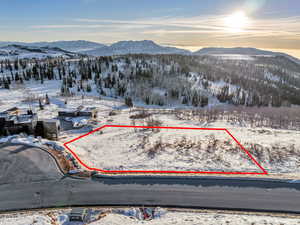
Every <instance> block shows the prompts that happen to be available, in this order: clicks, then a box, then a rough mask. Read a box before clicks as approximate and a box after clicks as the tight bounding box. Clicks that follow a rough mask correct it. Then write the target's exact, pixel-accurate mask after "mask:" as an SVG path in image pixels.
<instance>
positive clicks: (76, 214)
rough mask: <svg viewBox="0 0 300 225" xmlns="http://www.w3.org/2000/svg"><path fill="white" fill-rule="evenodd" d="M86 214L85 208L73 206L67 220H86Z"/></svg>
mask: <svg viewBox="0 0 300 225" xmlns="http://www.w3.org/2000/svg"><path fill="white" fill-rule="evenodd" d="M87 216H88V212H87V210H86V209H83V208H74V209H72V211H71V213H70V215H69V221H74V222H75V221H77V222H87Z"/></svg>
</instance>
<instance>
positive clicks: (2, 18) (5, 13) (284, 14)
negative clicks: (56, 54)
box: [0, 0, 300, 58]
mask: <svg viewBox="0 0 300 225" xmlns="http://www.w3.org/2000/svg"><path fill="white" fill-rule="evenodd" d="M0 8H1V13H0V41H25V42H37V41H57V40H89V41H95V42H100V43H103V44H111V43H114V42H117V41H121V40H153V41H155V42H156V43H158V44H161V45H166V46H176V47H181V48H186V49H190V50H198V49H200V48H202V47H256V48H261V49H267V50H275V51H283V52H286V53H289V54H291V55H294V56H296V57H298V58H300V1H299V0H0Z"/></svg>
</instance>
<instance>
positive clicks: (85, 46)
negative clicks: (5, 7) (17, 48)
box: [0, 40, 105, 52]
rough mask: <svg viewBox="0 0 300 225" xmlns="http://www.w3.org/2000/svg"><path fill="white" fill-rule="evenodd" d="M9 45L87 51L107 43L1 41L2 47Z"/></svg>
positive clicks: (0, 45)
mask: <svg viewBox="0 0 300 225" xmlns="http://www.w3.org/2000/svg"><path fill="white" fill-rule="evenodd" d="M7 45H22V46H28V47H48V48H60V49H63V50H66V51H70V52H80V51H87V50H91V49H96V48H101V47H104V46H105V45H103V44H100V43H96V42H91V41H84V40H78V41H53V42H31V43H27V42H0V47H4V46H7Z"/></svg>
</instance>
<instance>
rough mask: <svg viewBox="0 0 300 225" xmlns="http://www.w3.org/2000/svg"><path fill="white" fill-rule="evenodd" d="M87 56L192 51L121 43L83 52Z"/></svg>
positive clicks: (151, 42)
mask: <svg viewBox="0 0 300 225" xmlns="http://www.w3.org/2000/svg"><path fill="white" fill-rule="evenodd" d="M81 53H84V54H87V55H94V56H108V55H125V54H191V52H190V51H188V50H184V49H179V48H174V47H163V46H160V45H158V44H156V43H154V42H153V41H150V40H144V41H119V42H117V43H114V44H112V45H111V46H106V47H102V48H97V49H94V50H90V51H84V52H81Z"/></svg>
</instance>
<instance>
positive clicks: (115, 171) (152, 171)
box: [63, 125, 268, 175]
mask: <svg viewBox="0 0 300 225" xmlns="http://www.w3.org/2000/svg"><path fill="white" fill-rule="evenodd" d="M106 127H119V128H124V127H127V128H147V129H149V128H150V129H181V130H219V131H225V132H226V133H227V134H228V135H229V136H230V137H231V138H232V139H233V140H234V141H235V142H236V143H237V144H238V146H239V147H240V148H241V149H242V150H243V151H244V152H245V153H246V154H247V155H248V156H249V158H250V159H251V160H252V162H253V163H254V164H255V165H256V166H257V167H258V168H259V169H260V170H261V171H262V172H261V173H258V172H220V171H172V170H169V171H165V170H163V171H157V170H102V169H98V168H93V167H89V166H88V165H86V164H85V163H84V162H83V161H82V160H81V159H80V158H79V157H78V155H77V154H76V153H75V152H74V151H73V150H72V149H71V148H70V147H69V146H68V144H70V143H72V142H75V141H77V140H78V139H80V138H83V137H86V136H88V135H90V134H92V133H95V132H97V131H99V130H101V129H103V128H106ZM63 145H64V147H65V148H66V149H67V150H68V151H69V152H70V153H71V154H72V155H73V156H74V157H75V158H76V159H77V160H78V162H79V163H80V164H81V165H82V166H83V167H85V168H86V169H88V170H93V171H98V172H102V173H176V174H200V173H201V174H245V175H246V174H250V175H267V174H268V172H267V171H266V170H265V169H264V168H263V167H262V166H261V165H260V164H259V163H258V162H257V161H256V159H255V158H254V157H253V156H252V155H251V154H250V152H249V151H248V150H246V149H245V148H244V146H243V145H242V144H241V143H240V142H239V141H238V140H237V139H236V138H235V137H234V136H233V135H232V134H231V133H230V132H229V131H228V130H227V129H226V128H196V127H150V126H129V125H103V126H101V127H98V128H96V129H94V130H92V131H90V132H88V133H86V134H83V135H81V136H79V137H76V138H74V139H72V140H70V141H68V142H65V143H64V144H63Z"/></svg>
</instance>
